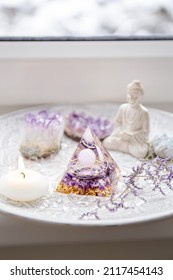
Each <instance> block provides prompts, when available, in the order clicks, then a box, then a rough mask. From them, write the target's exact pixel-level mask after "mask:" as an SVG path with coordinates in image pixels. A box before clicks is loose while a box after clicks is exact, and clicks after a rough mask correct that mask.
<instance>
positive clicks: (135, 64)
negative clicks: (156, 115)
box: [0, 41, 173, 105]
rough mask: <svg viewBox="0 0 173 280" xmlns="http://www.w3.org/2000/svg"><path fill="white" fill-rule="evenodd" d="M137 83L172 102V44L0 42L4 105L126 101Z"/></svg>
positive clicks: (151, 98)
mask: <svg viewBox="0 0 173 280" xmlns="http://www.w3.org/2000/svg"><path fill="white" fill-rule="evenodd" d="M133 79H140V80H141V81H142V83H143V85H144V89H145V99H144V101H145V102H173V41H164V42H163V41H155V42H152V41H148V42H146V41H139V42H1V43H0V104H1V105H18V104H24V105H29V104H42V103H72V102H73V103H76V102H77V103H80V102H95V101H105V100H106V101H114V102H122V101H124V100H125V98H126V97H125V95H126V85H127V84H128V83H129V82H130V81H131V80H133Z"/></svg>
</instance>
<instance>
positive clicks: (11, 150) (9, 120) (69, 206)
mask: <svg viewBox="0 0 173 280" xmlns="http://www.w3.org/2000/svg"><path fill="white" fill-rule="evenodd" d="M42 109H48V110H49V111H53V112H54V111H60V112H62V114H63V115H64V116H65V115H66V114H67V113H69V112H71V111H74V110H78V111H85V112H86V113H89V114H91V115H96V116H105V117H108V118H110V119H111V118H113V117H114V116H115V114H116V111H117V109H118V106H117V105H112V104H95V105H85V106H72V105H71V106H70V105H69V106H68V105H66V106H54V107H53V106H44V107H43V106H40V107H32V108H29V109H25V110H20V111H17V112H14V113H11V114H7V115H4V116H2V117H1V118H0V145H1V149H0V174H1V176H2V175H4V174H6V173H7V172H9V171H10V170H14V169H16V167H17V158H18V156H19V145H20V141H21V136H22V130H23V125H24V115H25V114H26V113H27V112H38V111H39V110H42ZM149 114H150V121H151V132H150V139H153V138H154V137H155V136H161V135H163V134H167V135H168V136H172V135H173V126H172V123H173V115H172V114H170V113H167V112H163V111H159V110H155V109H149ZM76 146H77V142H76V141H75V140H72V139H70V138H68V137H67V136H66V135H64V136H63V139H62V144H61V150H60V152H59V153H57V154H54V155H52V156H50V157H48V158H45V159H39V160H36V161H33V160H27V159H25V160H24V161H25V166H26V167H27V168H30V169H33V170H35V171H38V172H40V173H42V174H44V175H46V176H47V177H48V178H49V192H48V193H47V194H46V195H45V196H44V197H42V198H40V199H38V200H36V201H33V202H15V201H12V200H10V199H8V198H5V197H3V196H2V195H1V196H0V211H2V212H5V213H8V214H11V215H17V216H20V217H23V218H28V219H33V220H38V221H44V222H50V223H57V224H71V225H87V226H91V225H92V226H106V225H122V224H129V223H137V222H143V221H148V220H153V219H159V218H163V217H167V216H170V215H172V214H173V191H172V190H171V189H170V188H166V187H165V186H163V191H164V195H163V194H162V193H161V192H160V191H159V189H155V190H153V187H152V186H151V185H150V184H149V183H148V182H145V180H143V179H140V178H137V181H136V182H137V185H138V195H134V193H132V192H131V189H130V188H127V186H126V185H125V184H123V182H122V180H121V179H120V181H119V184H118V189H117V195H116V197H115V199H114V201H113V202H112V203H111V204H110V202H109V199H108V198H97V197H89V196H78V195H74V194H73V195H72V194H70V195H66V194H60V193H57V192H54V189H55V187H56V186H57V184H58V182H59V181H60V179H61V177H62V175H63V173H64V170H65V168H66V165H67V163H68V161H69V159H70V157H71V156H72V154H73V152H74V150H75V148H76ZM110 154H111V156H112V157H113V159H114V160H115V161H116V163H117V164H118V165H119V167H120V169H121V175H122V176H125V175H126V174H129V173H130V172H131V171H132V168H133V167H135V166H136V165H138V164H139V163H140V162H139V160H137V159H136V158H134V157H132V156H130V155H128V154H125V153H121V152H112V151H111V152H110ZM124 194H125V195H124ZM122 197H123V206H122V203H121V202H122V201H121V198H122ZM117 205H118V207H117ZM115 206H116V207H115Z"/></svg>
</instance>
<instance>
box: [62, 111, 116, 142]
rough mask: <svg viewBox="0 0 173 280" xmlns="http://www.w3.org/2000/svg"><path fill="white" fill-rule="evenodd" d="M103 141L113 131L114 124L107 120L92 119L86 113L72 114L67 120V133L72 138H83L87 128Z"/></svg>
mask: <svg viewBox="0 0 173 280" xmlns="http://www.w3.org/2000/svg"><path fill="white" fill-rule="evenodd" d="M88 126H89V127H90V128H91V129H92V131H93V132H94V133H95V134H96V136H97V137H98V138H99V139H100V140H102V139H104V138H106V137H107V136H109V135H110V134H111V133H112V131H113V123H112V122H111V121H109V120H108V119H106V118H99V117H92V116H89V115H87V114H85V113H84V112H81V113H77V112H72V113H70V114H69V115H68V117H67V118H66V123H65V132H66V134H67V135H68V136H70V137H72V138H79V139H80V138H81V137H82V135H83V133H84V132H85V130H86V128H87V127H88Z"/></svg>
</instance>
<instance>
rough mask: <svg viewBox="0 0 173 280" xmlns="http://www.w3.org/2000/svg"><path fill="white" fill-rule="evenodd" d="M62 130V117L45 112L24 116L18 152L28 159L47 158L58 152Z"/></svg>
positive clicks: (58, 114)
mask: <svg viewBox="0 0 173 280" xmlns="http://www.w3.org/2000/svg"><path fill="white" fill-rule="evenodd" d="M63 130H64V121H63V117H62V115H61V114H60V113H59V112H57V113H49V112H48V111H47V110H44V111H40V112H38V113H37V114H31V113H28V114H26V115H25V132H24V137H23V141H22V143H21V145H20V152H21V153H22V155H23V156H25V157H26V158H29V159H37V158H42V157H47V156H49V155H50V154H52V153H54V152H57V151H59V149H60V144H61V138H62V134H63Z"/></svg>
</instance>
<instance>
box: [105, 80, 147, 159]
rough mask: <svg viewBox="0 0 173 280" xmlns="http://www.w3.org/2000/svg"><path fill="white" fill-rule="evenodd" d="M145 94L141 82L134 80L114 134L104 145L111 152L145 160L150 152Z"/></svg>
mask: <svg viewBox="0 0 173 280" xmlns="http://www.w3.org/2000/svg"><path fill="white" fill-rule="evenodd" d="M143 94H144V90H143V87H142V85H141V83H140V81H137V80H134V81H132V82H131V83H130V84H129V85H128V86H127V101H128V103H126V104H122V105H121V106H120V108H119V110H118V112H117V115H116V117H115V128H114V131H113V133H112V134H111V135H110V136H109V137H107V138H106V139H105V140H104V141H103V144H104V146H105V147H106V148H108V149H110V150H117V151H121V152H125V153H129V154H131V155H132V156H134V157H137V158H145V157H146V156H147V154H148V152H149V139H148V138H149V114H148V110H147V109H146V108H145V107H144V106H142V105H141V100H142V96H143Z"/></svg>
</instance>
